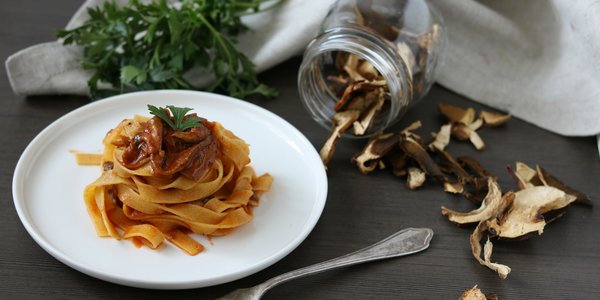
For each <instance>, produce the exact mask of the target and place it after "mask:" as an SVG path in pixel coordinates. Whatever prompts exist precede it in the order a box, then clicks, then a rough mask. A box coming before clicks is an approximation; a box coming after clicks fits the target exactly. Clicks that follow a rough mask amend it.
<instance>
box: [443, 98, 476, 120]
mask: <svg viewBox="0 0 600 300" xmlns="http://www.w3.org/2000/svg"><path fill="white" fill-rule="evenodd" d="M439 110H440V113H442V115H444V116H445V117H446V118H447V119H448V120H449V121H450V122H453V123H462V124H465V125H469V124H471V123H473V121H474V120H475V110H474V109H473V108H470V107H469V108H467V109H463V108H460V107H458V106H454V105H451V104H447V103H440V105H439Z"/></svg>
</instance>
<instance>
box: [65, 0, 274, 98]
mask: <svg viewBox="0 0 600 300" xmlns="http://www.w3.org/2000/svg"><path fill="white" fill-rule="evenodd" d="M280 1H281V0H276V1H275V2H273V1H268V0H182V1H179V2H175V3H172V1H167V0H155V1H152V2H149V3H141V2H140V1H138V0H130V2H129V5H127V6H119V5H117V4H116V3H115V2H114V0H107V1H106V2H104V4H103V5H101V6H98V7H95V8H88V14H89V16H90V18H89V20H87V21H86V22H85V23H84V24H83V25H81V26H80V27H77V28H74V29H72V30H59V31H58V32H57V36H58V37H59V38H63V39H64V40H63V41H64V44H65V45H68V44H76V45H79V46H82V47H83V59H82V62H81V63H82V67H83V68H84V69H93V70H95V73H94V75H93V76H92V77H91V78H90V80H89V81H88V85H89V87H90V94H91V96H92V98H100V97H104V96H108V95H112V94H117V93H123V92H128V91H136V90H150V89H194V87H193V86H192V85H191V84H190V83H189V82H188V81H187V80H186V79H185V78H184V77H183V74H185V73H186V72H187V71H189V70H190V69H191V68H193V67H196V66H202V67H206V68H209V69H210V70H212V72H213V75H214V78H215V81H214V82H213V83H212V84H211V85H210V86H208V87H207V88H206V90H208V91H217V92H224V93H227V94H229V95H231V96H233V97H238V98H244V97H246V96H249V95H253V94H259V95H264V96H267V97H273V96H275V95H276V94H277V92H276V91H275V90H274V89H273V88H270V87H268V86H266V85H264V84H262V83H260V82H259V81H258V79H257V77H256V72H255V71H254V65H253V64H252V62H251V61H250V60H249V59H248V58H247V57H246V56H245V55H244V54H243V53H241V52H240V51H239V50H238V49H237V48H236V46H235V44H234V41H233V40H232V37H234V36H235V35H237V34H239V33H240V32H243V31H245V30H247V29H248V28H247V27H246V26H245V25H244V24H243V23H242V21H241V20H240V17H241V16H242V15H244V14H250V13H256V12H258V11H259V10H260V6H261V4H262V2H272V4H271V5H269V6H268V8H271V7H274V6H275V5H277V4H278V3H279V2H280ZM263 10H264V9H263ZM106 83H108V84H110V86H111V87H106Z"/></svg>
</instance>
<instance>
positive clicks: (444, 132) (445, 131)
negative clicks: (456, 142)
mask: <svg viewBox="0 0 600 300" xmlns="http://www.w3.org/2000/svg"><path fill="white" fill-rule="evenodd" d="M451 130H452V124H446V125H442V127H440V131H438V132H437V133H432V135H433V141H431V143H429V145H427V146H428V147H429V149H430V150H431V151H435V149H438V150H444V149H445V148H446V146H448V144H450V133H451Z"/></svg>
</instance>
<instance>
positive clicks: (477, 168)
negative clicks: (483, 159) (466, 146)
mask: <svg viewBox="0 0 600 300" xmlns="http://www.w3.org/2000/svg"><path fill="white" fill-rule="evenodd" d="M457 161H458V162H459V163H460V165H461V166H463V167H466V168H468V169H469V170H471V171H473V172H474V173H475V174H477V176H479V177H489V176H492V174H491V173H490V172H489V171H488V170H486V169H485V168H484V167H483V166H482V165H481V163H479V162H478V161H477V160H476V159H474V158H472V157H470V156H459V157H458V158H457Z"/></svg>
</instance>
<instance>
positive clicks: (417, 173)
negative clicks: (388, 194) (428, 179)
mask: <svg viewBox="0 0 600 300" xmlns="http://www.w3.org/2000/svg"><path fill="white" fill-rule="evenodd" d="M423 183H425V171H423V170H421V168H417V167H409V168H408V177H407V178H406V185H407V186H408V188H409V189H411V190H416V189H417V188H419V187H421V186H422V185H423Z"/></svg>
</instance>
